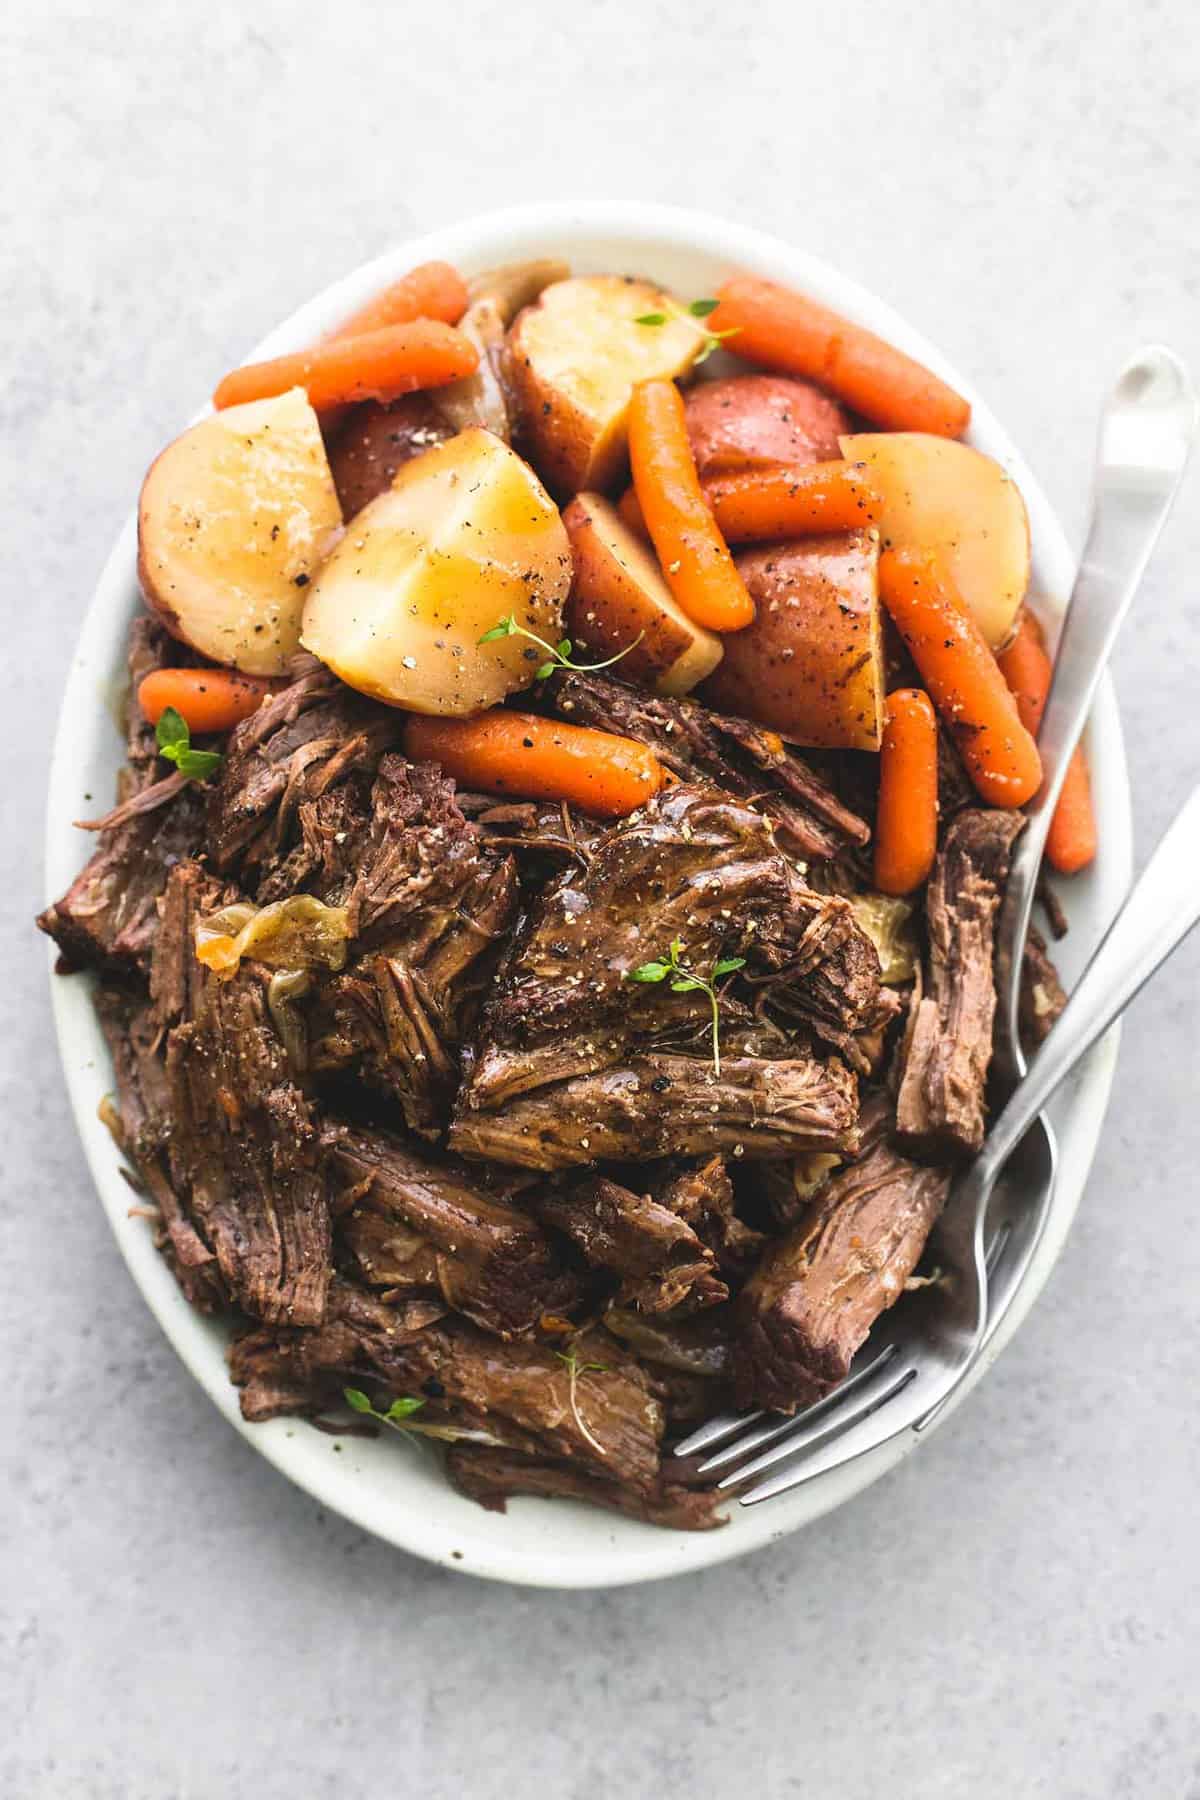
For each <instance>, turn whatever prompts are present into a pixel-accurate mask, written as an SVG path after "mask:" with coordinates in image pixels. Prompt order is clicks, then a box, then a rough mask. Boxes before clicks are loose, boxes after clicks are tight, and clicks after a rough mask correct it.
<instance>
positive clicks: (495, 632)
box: [476, 613, 520, 644]
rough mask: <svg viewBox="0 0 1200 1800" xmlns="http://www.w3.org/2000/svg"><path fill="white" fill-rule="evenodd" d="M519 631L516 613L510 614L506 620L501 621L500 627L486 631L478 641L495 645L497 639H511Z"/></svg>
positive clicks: (493, 627)
mask: <svg viewBox="0 0 1200 1800" xmlns="http://www.w3.org/2000/svg"><path fill="white" fill-rule="evenodd" d="M519 629H520V627H519V626H518V624H517V620H516V615H515V613H509V615H508V617H507V618H506V619H501V621H500V623H499V624H498V625H493V626H492V629H491V630H490V631H485V632H484V634H483V636H482V637H481V638H478V639H477V640H476V641H477V642H478V643H480V644H494V643H495V641H496V639H497V638H506V637H511V636H512V635H513V632H514V631H518V630H519Z"/></svg>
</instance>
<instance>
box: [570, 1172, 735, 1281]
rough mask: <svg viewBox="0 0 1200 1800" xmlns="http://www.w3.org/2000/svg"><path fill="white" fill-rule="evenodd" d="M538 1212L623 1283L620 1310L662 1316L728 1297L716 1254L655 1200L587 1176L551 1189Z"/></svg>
mask: <svg viewBox="0 0 1200 1800" xmlns="http://www.w3.org/2000/svg"><path fill="white" fill-rule="evenodd" d="M536 1206H537V1214H538V1217H539V1218H540V1219H541V1221H542V1223H543V1224H545V1225H551V1226H553V1227H554V1228H555V1229H556V1230H557V1231H561V1232H563V1233H564V1234H565V1236H567V1237H569V1238H570V1240H571V1242H572V1243H573V1244H575V1245H576V1247H577V1248H578V1249H579V1250H580V1251H582V1253H583V1255H584V1257H585V1258H586V1260H587V1261H588V1262H589V1263H590V1264H591V1265H592V1267H593V1268H597V1269H607V1270H609V1271H611V1272H612V1273H613V1274H614V1275H615V1276H617V1277H618V1280H619V1283H620V1285H619V1287H618V1290H617V1300H618V1302H619V1303H620V1304H621V1305H624V1306H631V1307H634V1308H635V1309H636V1310H638V1311H640V1312H647V1313H659V1312H669V1311H671V1310H672V1308H674V1307H680V1306H684V1305H685V1304H686V1305H687V1306H689V1307H703V1306H715V1305H717V1304H718V1303H719V1302H720V1301H722V1300H727V1299H728V1298H729V1289H728V1288H727V1287H726V1286H725V1284H724V1282H723V1281H721V1279H720V1278H719V1276H718V1274H717V1268H716V1259H715V1257H714V1256H713V1254H712V1251H711V1250H709V1249H707V1248H706V1246H705V1245H704V1244H702V1243H701V1242H700V1239H699V1238H698V1237H697V1236H696V1233H695V1232H694V1231H693V1230H692V1228H691V1226H690V1225H688V1224H686V1223H685V1222H684V1220H683V1219H681V1218H680V1217H679V1216H678V1214H677V1213H674V1212H672V1211H670V1210H669V1209H668V1208H667V1207H665V1206H660V1205H658V1204H657V1202H655V1201H654V1200H652V1199H651V1198H650V1196H649V1195H648V1194H635V1193H631V1192H630V1190H629V1189H628V1188H626V1187H622V1186H621V1185H620V1183H619V1182H616V1181H608V1180H606V1179H605V1178H604V1177H603V1176H601V1175H588V1176H585V1177H584V1178H583V1179H582V1180H581V1181H579V1182H576V1183H574V1184H572V1185H571V1186H570V1187H568V1188H552V1189H546V1190H544V1191H543V1193H542V1194H541V1196H540V1198H539V1199H538V1200H537V1202H536Z"/></svg>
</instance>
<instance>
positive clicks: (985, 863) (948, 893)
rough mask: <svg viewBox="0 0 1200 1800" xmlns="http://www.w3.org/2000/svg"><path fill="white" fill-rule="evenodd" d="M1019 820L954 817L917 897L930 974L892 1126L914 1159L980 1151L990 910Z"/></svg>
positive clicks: (991, 993) (971, 814)
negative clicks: (925, 932) (926, 936)
mask: <svg viewBox="0 0 1200 1800" xmlns="http://www.w3.org/2000/svg"><path fill="white" fill-rule="evenodd" d="M1023 823H1024V820H1023V819H1022V817H1021V814H1020V813H1015V812H985V811H983V810H982V809H978V808H971V809H969V810H966V811H963V812H960V813H958V814H957V815H956V817H955V819H954V821H953V823H952V824H951V826H950V829H949V831H948V832H947V834H946V839H945V842H944V844H943V845H942V848H941V849H940V851H939V852H938V857H937V861H936V863H935V864H934V869H933V874H932V876H931V877H930V881H929V886H928V889H927V890H926V896H925V915H926V922H927V925H928V930H929V966H928V970H927V973H926V977H925V982H924V997H923V998H922V999H921V1001H920V1003H919V1005H918V1006H917V1009H916V1013H915V1016H914V1018H913V1020H912V1022H911V1026H910V1032H909V1037H908V1042H907V1046H906V1051H905V1059H904V1067H903V1074H902V1076H901V1081H900V1093H899V1099H898V1101H897V1124H898V1131H899V1135H900V1139H901V1141H902V1143H903V1144H904V1145H905V1147H906V1148H908V1149H909V1150H911V1151H912V1152H913V1153H914V1154H918V1155H921V1156H926V1157H930V1158H932V1159H934V1160H937V1159H943V1160H944V1159H945V1158H947V1157H955V1156H959V1157H961V1156H970V1155H974V1154H975V1153H976V1152H977V1151H978V1150H979V1149H980V1147H981V1146H982V1144H983V1135H984V1124H985V1117H986V1105H985V1086H986V1082H987V1072H988V1066H989V1064H990V1062H991V1057H992V1021H993V1017H994V1015H995V1010H996V985H995V979H994V976H993V971H992V950H993V943H994V931H995V918H996V910H997V908H998V906H999V904H1000V897H1001V894H1002V893H1003V890H1004V881H1005V877H1006V876H1007V874H1008V857H1009V851H1010V849H1011V847H1012V844H1013V842H1014V840H1015V838H1016V836H1017V834H1018V832H1019V831H1020V830H1021V827H1022V825H1023Z"/></svg>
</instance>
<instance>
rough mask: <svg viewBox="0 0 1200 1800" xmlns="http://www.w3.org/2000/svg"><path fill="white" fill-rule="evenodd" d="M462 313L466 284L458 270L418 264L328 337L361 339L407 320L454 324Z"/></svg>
mask: <svg viewBox="0 0 1200 1800" xmlns="http://www.w3.org/2000/svg"><path fill="white" fill-rule="evenodd" d="M466 310H467V284H466V282H465V281H464V280H463V278H462V276H461V275H460V274H459V272H458V270H457V269H455V268H452V267H451V266H450V264H449V263H445V262H427V263H419V264H418V266H417V267H416V268H415V269H410V270H409V272H408V274H407V275H402V276H401V277H400V279H399V281H393V283H392V285H391V286H390V287H385V288H384V289H383V290H382V292H381V293H378V294H375V295H374V296H373V297H372V298H371V299H370V300H368V301H367V302H366V304H365V305H363V306H360V307H359V309H358V311H357V312H353V313H351V314H350V317H349V318H348V319H345V320H343V322H342V323H341V324H340V325H339V326H338V327H337V330H336V331H331V332H329V333H328V337H329V338H344V337H362V335H363V333H364V332H368V331H382V330H383V329H384V327H385V326H387V325H407V324H408V323H409V321H410V320H411V319H441V320H442V321H443V323H444V324H446V325H457V324H458V321H459V320H460V319H461V318H462V316H463V314H464V313H465V312H466Z"/></svg>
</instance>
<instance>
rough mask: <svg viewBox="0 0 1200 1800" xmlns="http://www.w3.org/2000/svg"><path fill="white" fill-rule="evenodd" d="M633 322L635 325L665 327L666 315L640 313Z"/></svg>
mask: <svg viewBox="0 0 1200 1800" xmlns="http://www.w3.org/2000/svg"><path fill="white" fill-rule="evenodd" d="M633 322H634V324H635V325H665V324H666V322H667V315H666V313H642V314H641V316H640V317H639V318H636V319H635V320H634V321H633Z"/></svg>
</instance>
